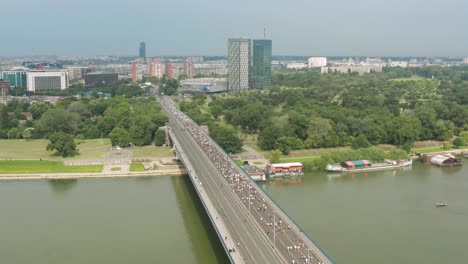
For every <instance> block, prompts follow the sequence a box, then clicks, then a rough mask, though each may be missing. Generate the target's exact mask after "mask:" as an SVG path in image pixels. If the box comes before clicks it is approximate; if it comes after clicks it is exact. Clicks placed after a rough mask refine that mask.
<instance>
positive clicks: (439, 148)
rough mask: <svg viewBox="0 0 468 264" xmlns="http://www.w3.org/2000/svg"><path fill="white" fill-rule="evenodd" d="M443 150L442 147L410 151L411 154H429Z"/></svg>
mask: <svg viewBox="0 0 468 264" xmlns="http://www.w3.org/2000/svg"><path fill="white" fill-rule="evenodd" d="M443 150H444V149H443V148H442V147H431V148H418V149H411V152H412V153H416V152H419V153H431V152H440V151H443Z"/></svg>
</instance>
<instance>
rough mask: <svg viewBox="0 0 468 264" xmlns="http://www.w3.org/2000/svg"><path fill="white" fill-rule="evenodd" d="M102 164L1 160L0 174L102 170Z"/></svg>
mask: <svg viewBox="0 0 468 264" xmlns="http://www.w3.org/2000/svg"><path fill="white" fill-rule="evenodd" d="M101 171H102V165H80V166H65V165H64V164H63V163H62V162H60V161H50V160H0V174H8V173H11V174H16V173H17V174H24V173H79V172H101Z"/></svg>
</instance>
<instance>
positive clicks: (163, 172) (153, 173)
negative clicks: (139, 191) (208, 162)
mask: <svg viewBox="0 0 468 264" xmlns="http://www.w3.org/2000/svg"><path fill="white" fill-rule="evenodd" d="M183 175H186V171H185V170H184V169H171V170H152V171H138V172H137V171H135V172H126V173H119V172H113V173H31V174H0V180H41V179H49V180H53V179H84V178H134V177H148V176H183Z"/></svg>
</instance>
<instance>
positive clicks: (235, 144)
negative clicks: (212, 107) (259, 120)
mask: <svg viewBox="0 0 468 264" xmlns="http://www.w3.org/2000/svg"><path fill="white" fill-rule="evenodd" d="M206 99H207V97H206V96H205V95H204V94H197V95H195V96H194V97H193V98H192V100H191V101H182V102H180V104H179V107H180V110H181V111H184V112H186V114H187V115H188V116H190V117H191V118H192V119H193V120H194V121H195V122H196V123H198V124H199V125H205V126H207V127H208V131H209V135H210V137H211V138H213V139H214V140H215V141H216V142H217V143H218V144H219V145H220V146H221V147H222V148H223V149H224V150H225V151H226V152H232V153H236V152H240V151H241V149H242V140H241V139H240V138H239V136H238V132H237V130H236V129H235V128H233V127H232V126H228V125H225V124H221V123H219V122H217V121H216V120H215V119H214V118H213V117H212V116H211V115H210V114H209V113H207V111H206V109H203V108H204V107H203V106H204V105H205V102H206Z"/></svg>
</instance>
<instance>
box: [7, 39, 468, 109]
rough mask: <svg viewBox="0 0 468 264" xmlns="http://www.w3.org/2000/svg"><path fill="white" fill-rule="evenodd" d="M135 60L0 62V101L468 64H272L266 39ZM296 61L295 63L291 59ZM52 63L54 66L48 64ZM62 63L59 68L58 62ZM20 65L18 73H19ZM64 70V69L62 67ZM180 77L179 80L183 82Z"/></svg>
mask: <svg viewBox="0 0 468 264" xmlns="http://www.w3.org/2000/svg"><path fill="white" fill-rule="evenodd" d="M138 55H139V56H138V57H137V58H136V59H134V58H128V57H110V56H91V57H89V56H88V57H83V56H71V57H61V58H59V57H56V56H52V57H50V56H49V57H44V56H36V57H34V58H27V59H26V60H22V59H19V58H10V59H7V60H3V61H0V70H1V69H2V68H3V69H9V70H4V71H0V92H1V93H0V95H1V96H2V97H1V99H2V101H3V100H6V99H5V98H6V95H7V94H8V90H9V89H11V88H14V87H21V88H25V89H26V90H27V91H30V92H36V91H49V90H64V89H67V88H68V87H69V83H70V82H71V83H82V84H84V85H85V86H86V87H87V88H100V87H109V86H113V85H115V84H118V81H119V80H122V79H131V80H133V81H134V82H139V81H141V80H143V79H144V78H146V77H157V78H163V77H165V78H170V79H171V78H173V79H182V81H181V86H182V91H183V92H200V91H201V92H206V93H217V92H226V91H227V92H229V93H239V92H241V91H245V90H248V89H269V88H270V87H271V85H272V84H271V72H272V70H284V69H292V70H301V69H313V68H315V69H320V72H321V73H324V74H325V73H331V72H339V73H352V72H357V73H359V74H365V73H371V72H381V71H382V70H383V68H384V67H401V68H406V67H421V66H433V65H436V66H451V65H459V64H461V63H462V64H468V58H463V59H462V61H460V60H458V62H455V64H454V62H453V61H454V60H442V59H438V58H422V59H421V58H420V59H419V60H418V59H415V58H408V59H406V60H404V59H403V60H402V59H397V60H392V59H388V58H387V59H382V58H370V57H367V58H365V59H363V60H361V59H360V57H355V58H340V59H335V60H333V58H332V60H330V59H329V58H327V57H310V58H308V59H307V57H300V58H299V59H300V60H295V61H294V60H292V59H291V58H285V60H284V61H272V41H271V40H270V39H254V40H251V39H249V38H230V39H228V50H227V55H228V56H227V59H225V58H222V57H217V58H214V59H213V58H207V59H206V60H205V57H201V56H194V57H170V58H157V57H156V58H155V57H151V58H149V57H147V55H146V43H145V42H140V43H139V54H138ZM293 59H297V58H293ZM51 61H52V62H51ZM57 61H58V62H60V63H58V62H57ZM19 64H22V66H21V67H18V65H19ZM62 64H64V65H62ZM181 77H182V78H181Z"/></svg>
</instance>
